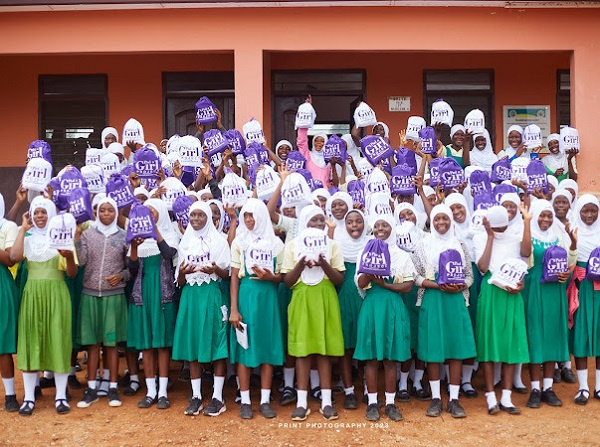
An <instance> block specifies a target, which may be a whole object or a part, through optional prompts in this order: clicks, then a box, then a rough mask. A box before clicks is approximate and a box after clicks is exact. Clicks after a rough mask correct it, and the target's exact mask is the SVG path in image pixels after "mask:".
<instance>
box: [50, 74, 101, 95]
mask: <svg viewBox="0 0 600 447" xmlns="http://www.w3.org/2000/svg"><path fill="white" fill-rule="evenodd" d="M105 94H106V75H61V76H58V75H42V76H40V95H44V96H56V95H86V96H88V95H99V96H104V95H105Z"/></svg>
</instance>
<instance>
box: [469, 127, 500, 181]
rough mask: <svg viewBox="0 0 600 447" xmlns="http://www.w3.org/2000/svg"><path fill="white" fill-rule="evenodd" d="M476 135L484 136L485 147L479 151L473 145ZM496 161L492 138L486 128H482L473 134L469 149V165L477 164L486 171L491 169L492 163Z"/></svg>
mask: <svg viewBox="0 0 600 447" xmlns="http://www.w3.org/2000/svg"><path fill="white" fill-rule="evenodd" d="M477 137H483V138H485V148H484V149H483V150H482V151H480V150H479V149H477V147H476V146H475V144H474V143H475V140H476V139H477ZM497 161H498V157H497V156H496V154H495V153H494V149H493V148H492V139H491V138H490V133H489V132H488V131H487V129H483V133H476V134H475V135H473V149H472V150H471V165H472V166H478V167H480V168H482V169H484V170H485V171H487V172H491V171H492V165H493V164H494V163H496V162H497Z"/></svg>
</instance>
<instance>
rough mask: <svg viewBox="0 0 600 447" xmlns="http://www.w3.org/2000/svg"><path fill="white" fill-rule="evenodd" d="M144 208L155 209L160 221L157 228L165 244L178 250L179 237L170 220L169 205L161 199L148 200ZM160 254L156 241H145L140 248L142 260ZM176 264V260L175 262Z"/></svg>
mask: <svg viewBox="0 0 600 447" xmlns="http://www.w3.org/2000/svg"><path fill="white" fill-rule="evenodd" d="M144 206H146V207H148V208H154V209H155V210H156V212H157V213H158V220H157V221H156V228H157V229H158V231H159V232H160V234H161V236H162V237H163V239H164V240H165V242H166V243H167V244H168V245H169V247H171V248H177V245H178V243H179V236H178V235H177V233H176V232H175V230H174V228H173V225H171V220H170V219H169V210H168V209H167V204H166V203H165V202H163V201H162V200H160V199H148V200H146V202H144ZM159 253H160V250H159V249H158V244H157V243H156V241H155V240H154V239H151V238H148V239H144V242H143V243H141V244H140V245H139V246H138V256H139V257H140V258H148V257H150V256H154V255H157V254H159ZM175 262H176V260H175Z"/></svg>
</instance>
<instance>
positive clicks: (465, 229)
mask: <svg viewBox="0 0 600 447" xmlns="http://www.w3.org/2000/svg"><path fill="white" fill-rule="evenodd" d="M444 204H446V206H448V207H449V208H450V211H452V205H462V206H463V207H464V208H465V221H464V222H462V223H458V222H457V221H456V220H454V213H452V222H454V229H455V230H456V235H457V236H458V238H459V239H460V240H461V241H462V242H464V243H465V245H466V246H467V249H468V250H469V256H470V258H471V260H473V258H474V257H475V248H474V246H473V236H474V234H473V232H472V231H471V213H470V210H469V207H468V205H467V199H465V197H464V196H463V195H462V194H459V193H457V192H453V193H452V194H450V195H449V196H448V197H446V200H444Z"/></svg>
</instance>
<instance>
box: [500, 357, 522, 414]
mask: <svg viewBox="0 0 600 447" xmlns="http://www.w3.org/2000/svg"><path fill="white" fill-rule="evenodd" d="M522 369H523V364H522V363H518V364H516V365H515V374H514V376H513V386H514V387H516V388H525V384H524V383H523V380H521V370H522ZM502 405H504V404H502Z"/></svg>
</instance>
